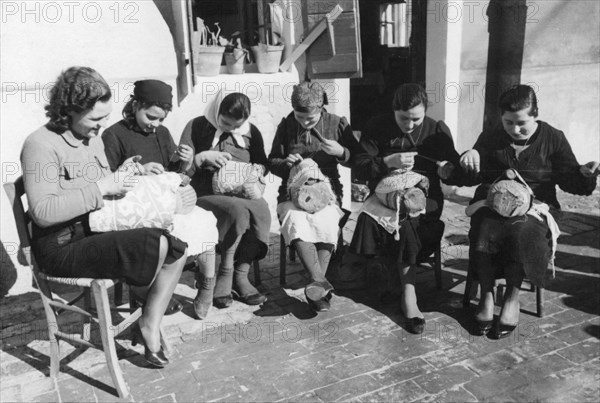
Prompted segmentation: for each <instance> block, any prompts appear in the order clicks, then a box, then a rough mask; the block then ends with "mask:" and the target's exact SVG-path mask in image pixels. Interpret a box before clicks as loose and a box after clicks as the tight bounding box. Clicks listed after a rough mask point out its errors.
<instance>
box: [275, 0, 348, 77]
mask: <svg viewBox="0 0 600 403" xmlns="http://www.w3.org/2000/svg"><path fill="white" fill-rule="evenodd" d="M342 11H344V10H342V7H340V5H339V4H338V5H336V6H335V7H334V8H333V9H332V10H331V11H330V12H329V13H327V14H326V15H325V17H324V18H323V19H322V20H321V21H319V23H318V24H317V25H315V26H314V27H313V28H312V29H311V30H310V31H309V32H308V34H307V35H306V37H305V38H304V40H303V41H302V43H301V44H300V45H298V46H297V47H296V49H294V51H293V52H292V53H291V54H290V56H289V57H288V58H287V59H285V60H284V62H283V63H282V64H281V66H279V70H280V71H287V70H288V69H289V68H290V67H291V66H292V64H293V63H294V62H295V61H296V60H298V58H299V57H300V56H302V54H303V53H304V52H306V51H307V50H308V48H309V47H310V46H311V45H312V44H313V43H314V41H316V40H317V38H319V36H321V34H322V33H323V32H325V30H326V29H327V27H328V26H329V25H332V24H333V22H334V21H335V20H336V19H337V18H338V17H339V16H340V15H342ZM331 45H332V48H333V52H334V54H335V43H332V44H331Z"/></svg>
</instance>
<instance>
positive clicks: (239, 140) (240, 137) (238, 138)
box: [212, 129, 250, 148]
mask: <svg viewBox="0 0 600 403" xmlns="http://www.w3.org/2000/svg"><path fill="white" fill-rule="evenodd" d="M238 130H239V129H238ZM238 130H236V131H234V132H223V131H222V130H219V129H217V131H216V132H215V136H214V137H213V141H212V147H216V146H217V144H219V143H220V142H221V135H222V134H227V135H229V136H231V137H232V138H233V142H234V143H235V144H236V145H237V146H238V147H241V148H246V142H245V141H244V137H247V138H250V135H249V133H244V134H242V133H241V132H239V131H238ZM225 138H227V137H225Z"/></svg>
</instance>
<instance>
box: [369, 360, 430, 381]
mask: <svg viewBox="0 0 600 403" xmlns="http://www.w3.org/2000/svg"><path fill="white" fill-rule="evenodd" d="M434 370H435V368H434V367H433V366H432V365H430V364H429V363H427V361H425V360H423V359H422V358H414V359H411V360H406V361H403V362H400V363H394V364H391V365H388V366H385V367H383V368H380V369H378V370H377V371H375V372H372V373H371V374H370V375H371V376H372V377H373V378H375V379H376V380H377V381H378V382H379V383H380V384H382V385H383V386H387V385H394V384H397V383H399V382H403V381H406V380H408V379H412V378H416V377H418V376H420V375H423V374H426V373H428V372H432V371H434Z"/></svg>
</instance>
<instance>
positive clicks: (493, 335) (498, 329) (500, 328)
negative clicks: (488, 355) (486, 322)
mask: <svg viewBox="0 0 600 403" xmlns="http://www.w3.org/2000/svg"><path fill="white" fill-rule="evenodd" d="M517 326H519V323H516V324H514V325H505V324H503V323H500V321H498V322H495V323H494V325H493V326H492V329H491V330H490V332H489V333H488V337H489V338H490V339H494V340H500V339H504V338H506V337H508V336H510V335H511V334H512V332H513V331H514V330H515V329H516V328H517Z"/></svg>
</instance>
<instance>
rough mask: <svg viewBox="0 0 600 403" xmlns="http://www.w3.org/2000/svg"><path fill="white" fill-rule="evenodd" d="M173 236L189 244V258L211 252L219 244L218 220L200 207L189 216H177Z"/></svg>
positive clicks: (174, 218)
mask: <svg viewBox="0 0 600 403" xmlns="http://www.w3.org/2000/svg"><path fill="white" fill-rule="evenodd" d="M171 234H172V235H174V236H176V237H177V238H179V239H181V240H182V241H184V242H187V244H188V256H195V255H198V254H201V253H204V252H211V251H213V250H214V249H215V246H216V245H217V242H219V231H218V230H217V219H216V218H215V216H214V214H213V213H211V212H210V211H207V210H204V209H203V208H200V207H198V206H194V209H193V210H192V211H191V212H190V213H188V214H175V216H174V217H173V230H172V231H171Z"/></svg>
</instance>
